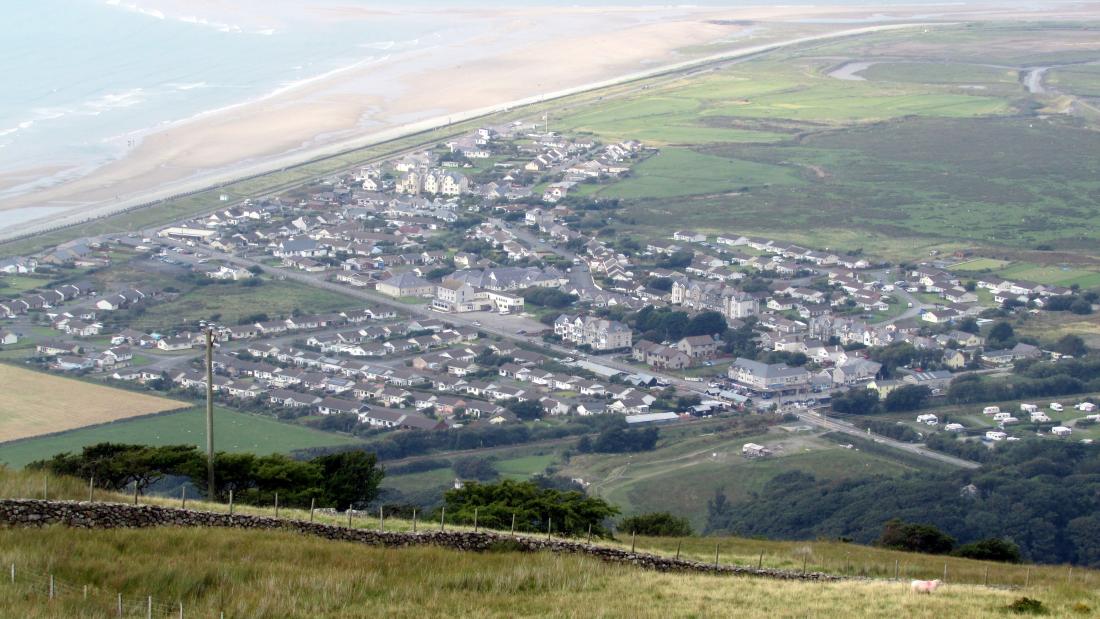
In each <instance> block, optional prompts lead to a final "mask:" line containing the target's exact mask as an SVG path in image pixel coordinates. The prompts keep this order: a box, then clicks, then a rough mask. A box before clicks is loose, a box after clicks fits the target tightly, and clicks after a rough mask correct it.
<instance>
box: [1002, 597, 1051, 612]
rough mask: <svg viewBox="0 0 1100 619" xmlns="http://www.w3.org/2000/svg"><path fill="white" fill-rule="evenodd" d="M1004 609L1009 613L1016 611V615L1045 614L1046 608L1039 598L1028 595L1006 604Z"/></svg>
mask: <svg viewBox="0 0 1100 619" xmlns="http://www.w3.org/2000/svg"><path fill="white" fill-rule="evenodd" d="M1005 610H1007V611H1008V612H1010V613H1016V614H1018V615H1045V614H1047V609H1046V607H1045V606H1043V603H1042V602H1040V601H1039V600H1036V599H1034V598H1029V597H1022V598H1019V599H1017V600H1016V601H1014V602H1012V603H1011V604H1009V605H1008V606H1005Z"/></svg>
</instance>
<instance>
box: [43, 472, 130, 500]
mask: <svg viewBox="0 0 1100 619" xmlns="http://www.w3.org/2000/svg"><path fill="white" fill-rule="evenodd" d="M134 483H135V484H136V483H137V482H134ZM42 500H43V501H49V500H50V474H49V473H43V475H42Z"/></svg>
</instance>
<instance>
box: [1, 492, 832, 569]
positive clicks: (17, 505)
mask: <svg viewBox="0 0 1100 619" xmlns="http://www.w3.org/2000/svg"><path fill="white" fill-rule="evenodd" d="M49 525H64V526H69V527H74V528H84V529H133V528H147V527H222V528H235V529H257V530H278V531H290V532H294V533H302V534H307V535H313V536H316V537H321V538H324V539H331V540H338V541H346V542H358V543H362V544H369V545H372V546H387V547H403V546H422V545H433V546H440V547H444V548H451V549H454V550H464V551H472V552H485V551H490V550H494V549H506V550H515V551H519V552H539V551H546V552H554V553H562V554H578V555H586V556H590V557H595V558H597V559H600V560H602V561H606V562H609V563H621V564H629V565H635V566H638V567H641V568H645V569H651V570H657V571H662V572H673V571H678V572H700V573H715V574H734V575H745V576H761V577H766V578H778V579H785V580H814V581H822V580H841V579H842V577H839V576H834V575H831V574H822V573H819V572H805V573H804V572H793V571H786V570H775V569H767V568H764V569H757V568H754V567H745V566H738V565H718V566H715V565H714V564H713V563H702V562H699V561H689V560H685V559H671V558H667V557H659V556H657V555H653V554H648V553H641V552H629V551H626V550H621V549H618V548H609V547H606V546H600V545H595V544H586V543H583V542H575V541H569V540H560V539H549V540H548V539H546V538H542V537H536V536H531V535H517V536H512V535H509V534H504V533H497V532H477V533H474V532H470V531H424V532H418V533H411V532H388V531H375V530H370V529H363V528H354V527H351V528H349V527H342V526H337V525H331V524H320V523H314V522H306V521H302V520H288V519H283V518H271V517H265V516H245V515H232V516H231V515H229V514H225V513H217V512H204V511H195V510H189V509H176V508H170V507H159V506H154V505H126V504H121V503H92V502H75V501H41V500H30V499H7V500H0V526H3V527H11V528H17V527H41V526H49Z"/></svg>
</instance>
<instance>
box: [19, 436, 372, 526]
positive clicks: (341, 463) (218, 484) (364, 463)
mask: <svg viewBox="0 0 1100 619" xmlns="http://www.w3.org/2000/svg"><path fill="white" fill-rule="evenodd" d="M27 468H30V469H39V470H47V471H49V472H51V473H54V474H57V475H69V476H73V477H79V478H81V479H91V480H92V481H93V482H94V483H95V485H96V487H98V488H104V489H107V490H118V491H128V490H129V489H130V488H134V489H135V490H136V491H137V492H142V493H144V492H145V491H146V490H148V489H149V487H150V486H152V485H153V484H155V483H157V482H159V481H160V480H162V479H164V478H166V477H178V478H184V479H186V480H187V481H190V482H191V484H192V485H194V486H195V487H196V488H198V489H206V487H207V463H206V455H205V454H204V453H202V452H200V451H199V449H198V448H197V447H195V446H193V445H168V446H159V447H155V446H149V445H129V444H121V443H99V444H96V445H90V446H87V447H85V448H84V449H83V450H82V451H81V452H80V453H75V454H74V453H69V452H66V453H61V454H57V455H55V456H53V457H52V458H49V459H48V460H38V461H36V462H32V463H31V464H29V465H28V466H27ZM384 475H385V470H384V468H383V467H382V466H381V465H379V464H378V461H377V458H376V457H375V455H374V454H371V453H366V452H363V451H347V452H343V453H334V454H328V455H322V456H317V457H315V458H312V459H310V460H292V459H291V458H288V457H287V456H284V455H281V454H272V455H267V456H257V455H255V454H250V453H225V452H218V453H216V454H215V455H214V496H213V497H209V496H207V498H208V499H215V500H220V501H225V500H227V499H228V497H229V493H230V492H232V493H233V500H234V501H235V502H239V503H244V504H253V505H270V504H271V503H273V502H274V498H275V494H276V493H278V495H279V503H280V504H282V505H286V506H288V507H309V506H310V504H311V502H316V503H317V504H319V505H322V506H325V507H334V508H336V509H339V510H344V509H347V508H348V507H363V506H366V505H367V504H369V503H370V502H371V501H373V500H374V499H375V497H377V496H378V486H379V484H380V483H381V482H382V478H383V476H384Z"/></svg>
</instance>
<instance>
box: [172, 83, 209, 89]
mask: <svg viewBox="0 0 1100 619" xmlns="http://www.w3.org/2000/svg"><path fill="white" fill-rule="evenodd" d="M165 86H167V87H168V88H173V89H175V90H194V89H196V88H208V87H209V86H210V84H207V83H206V82H192V83H178V82H169V83H167V84H165Z"/></svg>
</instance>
